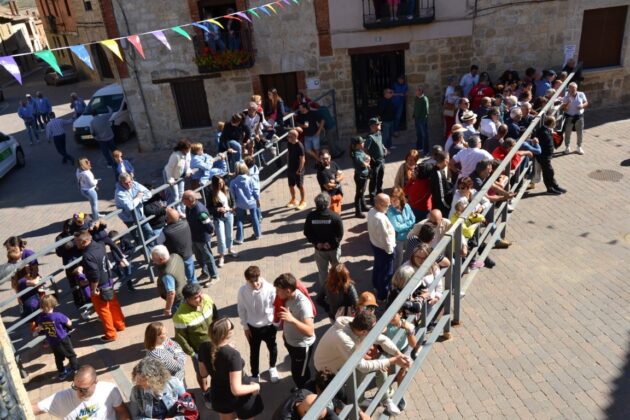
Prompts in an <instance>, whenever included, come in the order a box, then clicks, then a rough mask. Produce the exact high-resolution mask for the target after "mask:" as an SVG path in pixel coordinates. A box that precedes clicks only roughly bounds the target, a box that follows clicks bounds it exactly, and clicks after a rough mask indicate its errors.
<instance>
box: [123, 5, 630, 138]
mask: <svg viewBox="0 0 630 420" xmlns="http://www.w3.org/2000/svg"><path fill="white" fill-rule="evenodd" d="M219 3H220V4H224V5H225V4H227V3H230V0H218V1H214V0H200V1H195V0H188V1H187V2H182V3H181V4H180V5H179V6H178V7H175V6H173V4H172V2H166V1H165V0H157V1H155V0H153V1H149V0H139V1H137V2H135V3H134V7H129V6H125V4H124V3H118V2H117V3H115V4H114V7H113V9H114V15H115V19H116V24H117V27H118V30H119V32H120V33H121V34H125V35H126V34H134V33H140V32H145V31H150V30H154V29H156V28H169V27H171V26H175V25H178V24H183V23H188V22H190V21H195V20H201V19H203V18H204V17H205V16H204V11H203V7H204V5H216V4H219ZM232 3H233V4H234V6H236V7H237V9H238V10H243V9H246V8H250V7H256V6H259V5H261V4H264V3H265V2H263V1H260V0H248V1H245V0H232ZM372 3H373V2H372V1H371V0H344V2H343V7H341V6H340V4H339V3H335V2H330V1H329V0H303V1H301V2H300V5H299V6H297V5H293V6H291V7H286V8H284V9H281V8H280V7H278V9H280V10H278V12H279V13H278V14H277V15H272V16H264V15H263V18H262V19H253V23H252V24H251V34H252V48H253V50H254V56H255V63H254V64H253V66H251V67H249V68H239V69H233V70H222V71H219V72H214V73H206V72H204V71H202V70H201V69H200V68H199V67H198V66H197V65H196V64H195V62H194V60H195V57H196V54H197V53H196V46H198V45H199V44H198V42H199V39H200V38H201V36H202V32H201V31H199V30H198V29H195V30H194V34H193V31H191V30H189V33H191V35H195V36H196V37H197V38H196V40H195V42H191V41H188V40H186V39H185V38H183V37H181V36H179V35H176V34H174V33H173V32H171V31H166V32H165V33H166V35H167V37H168V39H169V42H170V44H171V47H172V48H171V51H168V50H167V49H166V48H165V47H164V46H163V45H162V44H161V43H160V42H159V41H158V40H156V39H153V38H147V37H144V38H143V45H144V51H145V56H146V58H145V59H142V58H141V57H140V56H139V55H138V54H137V53H136V52H135V51H134V50H133V47H132V46H131V45H129V43H127V44H126V45H124V44H123V47H124V51H125V60H126V61H125V62H126V64H127V65H128V70H129V77H126V78H123V79H122V84H123V87H124V90H125V92H126V94H127V98H128V101H129V106H130V109H131V111H132V115H133V119H134V123H135V125H136V129H137V131H138V135H139V139H140V142H139V144H140V149H141V150H152V149H158V148H167V147H170V146H171V145H172V144H173V143H174V142H175V141H176V140H177V139H178V138H180V137H182V136H188V137H190V138H193V139H200V140H207V139H209V138H210V137H211V136H212V134H213V132H214V130H215V127H216V122H217V121H220V120H221V121H224V120H226V119H229V117H230V115H231V114H232V113H233V112H235V111H238V110H241V109H243V108H244V107H245V105H246V103H247V102H248V99H249V97H250V95H252V94H254V93H256V94H261V95H263V97H264V96H265V95H264V94H263V93H264V92H263V90H264V89H265V88H268V87H269V86H270V85H269V84H270V83H272V82H274V81H275V82H277V81H280V82H281V83H282V82H283V80H284V81H286V80H289V83H293V84H294V85H295V89H297V90H301V91H304V92H305V93H306V94H307V95H308V96H309V97H311V98H314V97H317V96H319V95H321V94H323V93H325V92H326V91H328V90H330V89H334V90H335V93H336V100H337V117H338V125H339V128H340V133H341V137H342V138H343V139H347V138H348V137H349V136H350V135H352V134H355V133H357V132H359V133H360V132H363V130H365V122H366V119H367V118H369V117H370V116H372V115H373V113H374V112H375V111H374V106H375V103H376V100H377V99H378V96H379V95H380V93H379V92H380V89H382V87H384V86H386V85H389V83H391V81H393V80H394V79H395V75H396V74H397V72H401V73H405V74H406V75H407V77H408V82H409V85H410V92H409V95H408V99H407V116H408V121H409V122H411V112H412V100H413V90H414V88H415V87H416V86H418V85H422V86H423V87H424V88H425V92H426V93H427V95H428V96H429V98H430V100H431V114H432V117H431V118H432V119H431V126H432V127H433V129H434V130H436V131H434V132H438V131H437V130H439V128H440V125H441V99H442V95H443V90H444V87H445V85H446V81H447V78H448V77H449V76H457V77H460V76H461V75H462V74H464V73H465V72H466V71H467V70H468V68H469V66H470V64H471V63H477V64H479V66H480V67H481V68H482V70H486V71H488V72H489V73H490V74H491V76H492V77H493V78H497V77H498V76H499V75H500V74H501V73H502V72H503V70H506V69H512V68H513V69H516V70H518V71H519V72H520V73H521V74H522V73H523V71H524V69H525V68H527V67H529V66H534V67H536V68H547V67H553V68H558V67H559V66H561V64H562V61H563V49H564V46H565V45H567V44H573V45H576V46H577V50H576V51H579V43H580V36H581V33H582V16H583V14H584V10H587V9H594V8H605V7H612V6H620V5H624V2H623V1H622V0H596V1H586V0H576V1H572V2H571V7H570V8H569V7H568V2H567V1H565V0H556V1H545V2H533V3H531V2H530V3H527V4H518V3H517V4H513V3H512V2H509V1H507V0H479V1H474V0H465V1H461V0H443V1H439V2H437V1H436V2H432V1H426V0H423V1H422V2H416V6H417V7H419V6H421V5H424V6H430V9H429V8H428V7H427V8H425V9H417V8H416V10H415V11H414V15H413V16H412V19H410V21H409V22H407V21H405V20H404V19H402V21H401V20H399V21H390V22H389V23H388V22H387V21H386V19H385V20H383V19H379V20H376V19H375V16H374V14H373V12H371V11H369V7H370V5H371V4H372ZM405 4H406V3H405V2H403V3H402V5H403V6H404V5H405ZM403 6H401V7H403ZM366 10H368V12H366ZM402 17H403V18H404V16H402ZM629 23H630V21H629V22H626V30H625V35H624V41H623V49H622V51H621V59H620V63H619V65H618V66H615V67H609V68H605V69H596V70H595V69H593V70H587V71H585V72H584V76H585V78H586V80H585V82H584V85H583V89H584V90H585V91H587V93H588V95H589V98H590V99H591V103H592V104H593V105H594V106H599V105H603V106H605V105H611V104H614V103H618V102H619V101H620V100H623V99H624V98H626V97H627V95H628V94H625V93H624V92H627V91H628V87H630V85H629V84H630V76H629V75H628V74H629V69H630V62H629V61H628V60H630V58H628V54H627V53H628V51H629V48H630V43H629V42H628V40H627V38H628V34H629V33H630V29H628V28H627V26H628V24H629ZM243 24H245V22H243ZM394 62H395V63H394ZM624 88H625V89H624ZM187 89H188V90H187ZM365 90H369V92H367V93H366V92H365ZM200 91H203V93H204V95H203V97H202V98H201V99H200V98H199V97H197V96H199V95H198V93H199V92H200ZM182 92H184V96H185V92H190V93H194V95H193V96H195V97H196V99H195V101H197V102H195V101H192V100H191V103H192V104H195V105H194V106H198V105H203V107H207V110H208V119H207V121H206V122H205V123H202V124H200V125H198V126H196V127H184V124H183V122H182V121H183V119H186V118H185V117H186V115H182V114H186V112H187V111H186V107H185V106H183V105H182V103H181V102H182ZM624 95H625V96H624ZM285 101H286V102H287V103H289V104H290V103H292V102H293V98H285ZM189 111H190V110H189ZM370 113H372V115H370ZM182 117H184V118H183V119H182Z"/></svg>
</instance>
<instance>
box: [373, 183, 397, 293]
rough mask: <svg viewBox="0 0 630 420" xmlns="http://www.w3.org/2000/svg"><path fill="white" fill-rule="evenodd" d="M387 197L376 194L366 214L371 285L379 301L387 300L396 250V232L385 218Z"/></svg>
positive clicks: (387, 205) (387, 204)
mask: <svg viewBox="0 0 630 420" xmlns="http://www.w3.org/2000/svg"><path fill="white" fill-rule="evenodd" d="M388 208H389V196H388V195H387V194H383V193H380V194H377V195H376V197H375V198H374V207H372V208H371V209H370V211H369V212H368V219H367V225H368V234H369V236H370V244H371V245H372V250H373V252H374V266H373V267H372V285H373V286H374V289H375V290H376V298H377V299H378V300H380V301H384V300H385V299H387V293H388V290H389V286H390V283H391V280H392V275H393V274H394V258H395V252H394V251H395V248H396V231H395V230H394V227H393V226H392V223H391V222H390V221H389V219H388V218H387V215H386V213H387V209H388Z"/></svg>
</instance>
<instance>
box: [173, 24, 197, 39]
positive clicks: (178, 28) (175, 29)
mask: <svg viewBox="0 0 630 420" xmlns="http://www.w3.org/2000/svg"><path fill="white" fill-rule="evenodd" d="M171 30H172V31H173V32H175V33H178V34H180V35H181V36H183V37H184V38H186V39H187V40H189V41H192V40H191V38H190V35H188V32H186V31H185V30H183V29H182V27H181V26H173V27H172V28H171Z"/></svg>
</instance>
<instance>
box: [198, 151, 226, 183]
mask: <svg viewBox="0 0 630 420" xmlns="http://www.w3.org/2000/svg"><path fill="white" fill-rule="evenodd" d="M190 154H191V158H190V169H191V170H192V171H193V174H192V181H193V182H192V187H193V188H194V189H196V188H198V187H199V186H201V185H206V184H208V183H209V182H210V179H212V177H213V176H215V175H219V176H222V177H223V176H226V175H227V169H226V168H223V167H217V166H215V165H216V164H217V162H219V163H220V162H223V161H225V159H226V158H225V155H224V154H220V153H219V154H217V155H216V157H214V158H213V157H212V156H210V155H209V154H207V153H204V151H203V144H201V143H193V144H191V145H190ZM220 166H223V165H220Z"/></svg>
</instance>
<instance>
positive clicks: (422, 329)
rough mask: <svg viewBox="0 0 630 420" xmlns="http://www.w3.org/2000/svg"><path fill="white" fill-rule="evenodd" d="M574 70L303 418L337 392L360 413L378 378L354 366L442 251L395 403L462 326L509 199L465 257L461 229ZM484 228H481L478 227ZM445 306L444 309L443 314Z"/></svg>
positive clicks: (348, 414) (495, 209) (519, 191)
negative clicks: (437, 293) (445, 260)
mask: <svg viewBox="0 0 630 420" xmlns="http://www.w3.org/2000/svg"><path fill="white" fill-rule="evenodd" d="M574 75H575V73H571V74H570V75H569V76H568V77H567V79H566V80H565V81H564V82H563V84H562V85H561V86H560V88H559V89H558V91H557V92H556V94H555V95H554V96H553V97H552V98H551V99H550V100H549V102H548V103H547V105H545V107H544V108H543V109H542V110H541V111H540V112H539V114H538V115H537V116H536V117H535V118H534V119H533V120H532V122H531V123H530V125H529V126H528V127H527V129H526V130H525V132H524V133H523V134H522V135H521V137H519V139H518V141H517V142H516V145H515V146H514V147H513V148H512V149H511V150H510V152H509V153H508V154H507V155H506V157H505V158H504V159H503V161H502V162H501V164H500V165H499V166H498V168H497V169H496V170H495V171H494V172H493V173H492V175H491V176H490V177H489V178H488V179H487V180H486V182H485V183H484V185H483V187H482V188H481V190H480V191H478V192H477V194H476V195H475V197H474V198H473V199H472V200H471V201H470V203H469V204H468V206H467V207H466V209H465V210H464V211H463V212H462V214H461V215H460V217H459V218H458V219H457V221H456V222H455V223H454V224H453V225H452V226H451V228H450V229H449V230H448V231H447V232H446V233H445V235H444V237H443V238H442V239H441V240H440V241H439V242H438V243H437V245H436V246H435V248H434V249H433V251H432V252H431V254H430V255H429V256H428V258H427V259H426V260H425V261H424V262H423V263H422V265H421V266H420V267H419V268H418V270H417V271H416V272H415V274H414V275H413V276H412V278H411V279H410V280H409V281H408V282H407V284H406V286H405V287H404V288H403V290H402V291H401V292H400V293H399V294H398V296H397V297H396V299H395V300H394V301H393V302H392V303H391V304H389V305H388V306H387V309H386V310H385V313H384V314H383V315H382V316H381V317H380V319H379V320H378V322H377V323H376V325H375V326H374V327H373V328H372V330H371V331H370V332H369V334H368V335H367V336H366V337H365V338H364V339H363V340H362V341H361V343H360V344H358V345H357V346H356V348H355V350H354V352H353V354H352V355H351V356H350V358H348V360H347V361H346V362H345V364H344V365H343V366H342V368H341V369H340V370H339V371H338V372H337V373H336V374H335V377H334V378H333V380H332V381H331V382H330V384H329V385H328V386H327V387H326V389H324V390H323V392H322V393H321V394H320V395H319V397H318V398H317V400H315V403H314V404H313V405H312V406H311V408H310V410H309V411H308V412H307V413H306V415H305V416H304V417H303V418H304V419H306V420H315V419H317V418H319V414H320V413H321V412H322V410H323V409H325V408H326V407H327V406H329V404H330V403H331V402H332V401H333V399H335V397H336V395H338V393H340V392H341V393H342V394H343V395H344V396H345V398H346V400H345V401H344V403H345V406H344V408H343V409H342V411H341V413H340V414H339V418H341V419H345V418H351V419H358V418H359V410H360V407H359V401H360V399H361V396H362V395H363V393H364V392H365V391H366V390H367V389H368V388H369V387H370V384H371V382H372V379H374V376H375V373H371V374H369V375H367V376H365V375H364V379H363V380H362V381H361V382H360V383H359V382H358V379H357V378H359V375H358V373H357V370H356V369H355V367H356V366H357V365H358V364H359V362H360V361H361V359H362V358H363V356H364V355H365V354H366V353H367V352H368V350H369V349H370V348H371V347H372V346H373V345H374V344H375V342H376V340H377V339H378V337H379V335H380V334H381V332H382V331H384V330H385V328H386V327H387V325H388V324H389V322H390V321H391V319H392V318H393V317H394V315H396V313H398V311H399V310H400V309H401V308H402V306H403V303H404V302H405V301H406V300H407V298H408V297H409V296H411V295H412V293H413V292H414V290H416V289H417V288H418V287H419V285H420V284H421V282H422V278H423V277H424V276H425V275H426V274H427V272H429V270H430V268H431V267H432V266H433V265H434V264H435V263H436V262H437V261H438V258H440V257H441V256H442V255H447V256H448V257H449V258H451V257H452V263H451V265H450V266H449V267H448V269H446V271H445V272H444V270H442V272H441V273H440V275H439V276H438V278H437V279H435V281H433V282H432V286H431V289H429V291H431V290H433V288H435V287H436V286H437V284H438V282H439V281H442V280H443V281H444V292H443V294H442V297H441V299H440V300H439V302H438V303H436V304H435V305H433V307H432V308H431V309H429V308H428V307H427V303H426V301H425V302H424V303H423V308H422V312H421V314H420V320H419V323H418V324H417V326H416V329H415V337H416V339H417V340H418V343H421V344H419V346H418V348H417V349H416V353H415V359H414V360H413V362H412V364H411V366H410V367H409V370H408V372H407V374H406V375H405V377H404V378H403V379H402V381H401V383H400V384H399V385H398V388H397V389H396V391H395V392H394V393H393V395H392V397H391V399H392V401H393V402H394V404H398V403H399V402H400V399H401V398H402V397H403V396H404V395H405V392H406V391H407V388H408V387H409V384H410V383H411V380H412V379H413V377H414V375H415V374H416V373H417V372H418V370H420V368H421V367H422V364H423V363H424V361H425V359H426V357H427V356H428V354H429V352H430V351H431V347H432V346H433V344H434V343H435V342H436V341H437V339H438V337H440V336H443V337H444V338H445V339H449V338H450V336H451V326H452V325H458V324H459V323H460V321H461V306H462V298H463V296H464V294H465V290H466V288H467V287H468V286H469V285H470V283H471V282H472V280H473V279H474V276H475V275H476V273H477V271H478V270H473V271H471V274H468V275H467V276H466V277H464V276H463V273H464V272H465V270H466V268H468V266H469V265H470V264H471V262H472V261H473V259H475V258H479V259H481V260H483V259H485V258H486V257H487V256H488V255H489V254H490V251H491V250H492V246H493V244H494V242H495V241H497V240H498V239H500V238H504V237H505V234H506V230H507V222H508V219H509V211H508V201H504V202H502V203H501V204H500V205H497V206H494V205H493V206H490V207H489V208H488V209H486V210H485V211H484V213H483V214H484V216H485V217H486V221H487V226H486V227H485V229H483V230H482V232H480V236H479V240H478V245H477V246H476V247H474V248H472V249H470V250H469V252H468V254H467V256H466V257H465V258H462V256H461V252H460V251H461V247H462V229H463V227H464V225H465V221H466V219H467V218H468V217H469V216H470V215H471V214H473V213H474V212H475V211H476V210H477V207H478V206H479V205H480V204H481V201H482V199H483V198H484V197H485V195H486V193H488V191H489V190H490V188H491V187H492V185H493V184H494V183H495V181H497V180H498V179H499V177H500V176H501V175H502V174H508V175H509V173H510V163H511V160H512V157H514V155H516V153H517V152H518V151H519V149H520V147H521V145H522V144H523V143H524V142H525V141H526V140H527V139H529V138H530V136H531V134H532V132H533V131H534V129H535V128H537V127H538V126H539V125H540V124H541V123H542V122H543V117H544V116H546V115H557V114H558V113H559V112H560V106H559V105H558V104H555V101H556V99H557V98H558V96H559V95H560V93H561V92H563V91H565V90H566V88H567V86H568V84H569V83H570V81H571V79H572V78H573V77H574ZM532 165H533V160H532V162H530V163H529V164H528V166H527V167H526V168H522V170H520V171H518V172H517V173H516V174H515V175H514V176H513V177H512V180H514V182H513V183H511V184H510V176H508V188H509V191H511V192H513V193H514V194H515V197H514V198H513V199H512V206H514V207H516V206H517V205H518V202H519V200H520V199H521V198H522V197H523V194H524V193H525V191H526V190H527V187H528V186H529V184H530V180H529V179H528V178H527V176H526V175H527V173H528V171H529V170H530V169H531V166H532ZM479 229H481V227H479ZM482 244H486V246H484V247H483V251H480V246H481V245H482ZM440 308H442V310H443V312H442V314H441V315H440ZM431 324H434V325H435V327H434V328H433V329H432V330H430V329H429V328H428V327H429V325H431ZM404 334H405V332H404V331H403V330H400V331H399V332H398V334H397V335H396V336H395V338H394V339H393V340H392V341H394V342H398V340H399V339H401V338H402V337H403V335H404ZM410 347H411V346H408V348H407V349H406V354H407V355H410V354H411V352H412V351H414V349H411V348H410ZM399 370H400V368H399V367H395V369H394V372H393V373H390V374H389V375H388V377H387V380H385V381H384V383H383V384H382V385H381V386H380V387H378V388H377V390H376V393H375V394H374V396H373V397H372V401H371V403H370V404H369V406H368V407H367V409H365V410H364V412H365V413H366V414H367V415H369V416H372V415H373V414H374V412H375V411H376V409H377V407H378V406H379V404H380V401H381V398H382V397H383V396H384V395H386V393H387V392H388V389H389V387H390V386H391V384H392V383H393V382H394V379H395V377H396V375H397V373H398V371H399ZM380 418H381V419H386V418H388V415H387V414H386V413H383V414H381V416H380Z"/></svg>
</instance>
